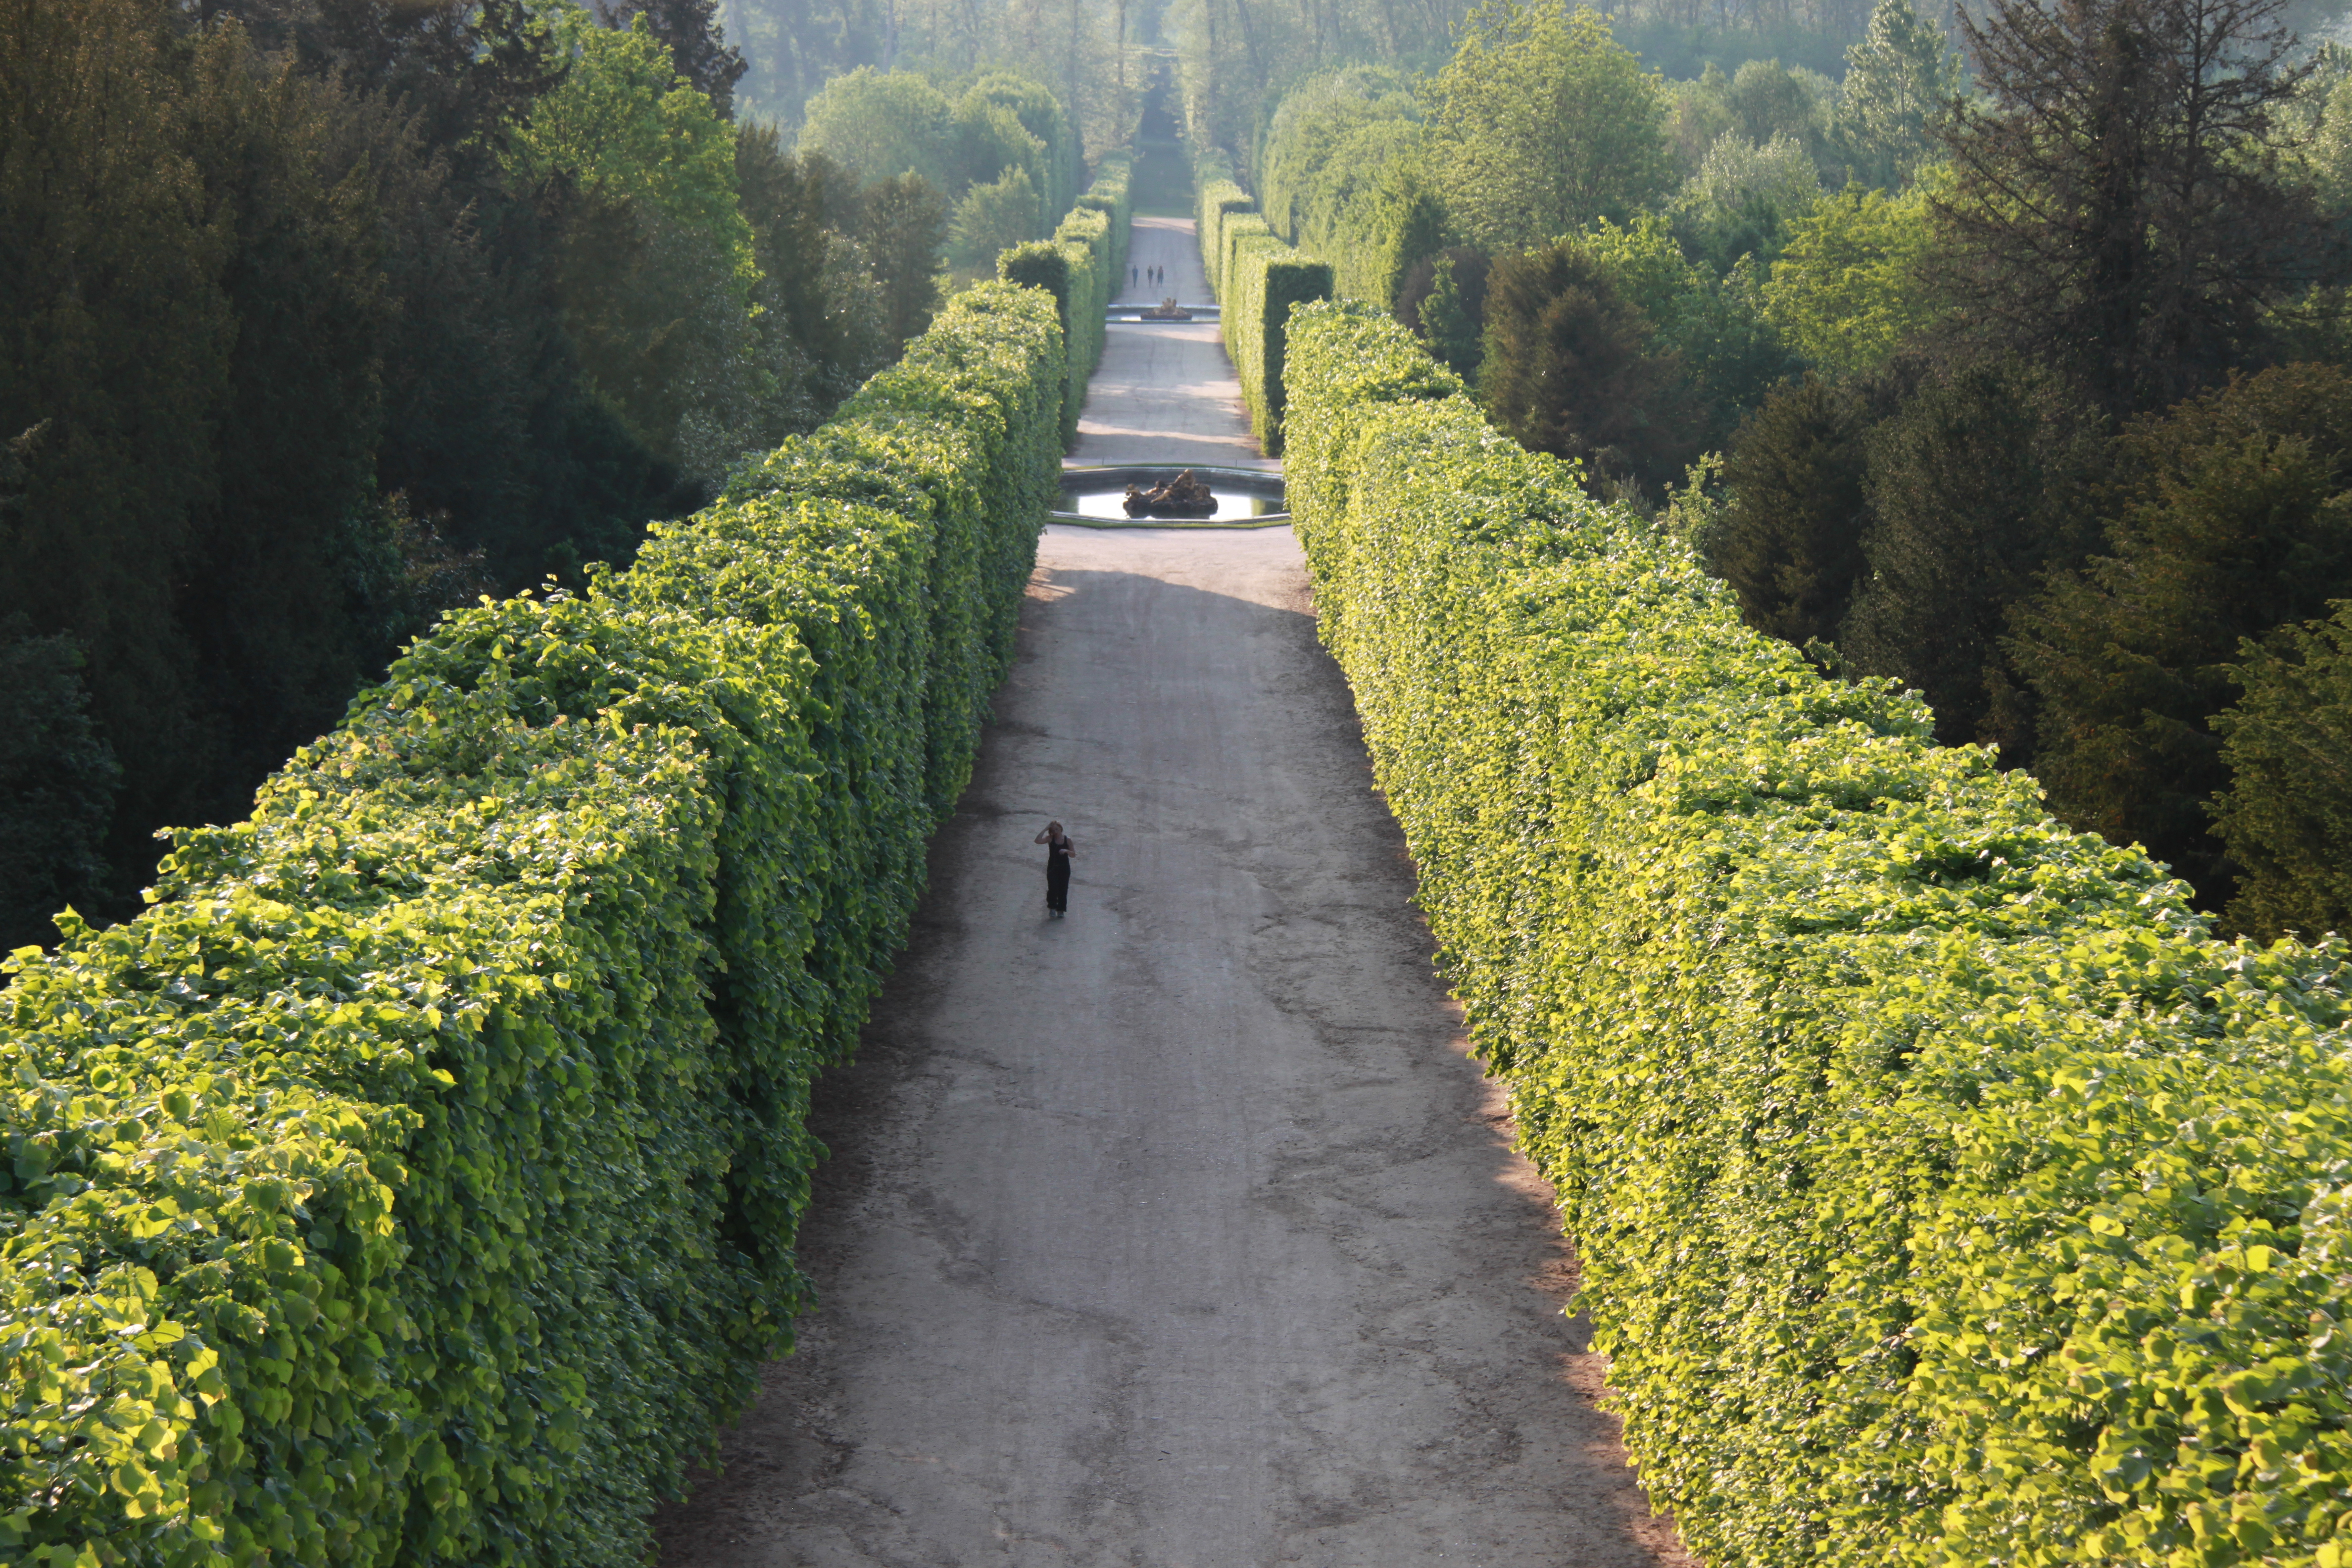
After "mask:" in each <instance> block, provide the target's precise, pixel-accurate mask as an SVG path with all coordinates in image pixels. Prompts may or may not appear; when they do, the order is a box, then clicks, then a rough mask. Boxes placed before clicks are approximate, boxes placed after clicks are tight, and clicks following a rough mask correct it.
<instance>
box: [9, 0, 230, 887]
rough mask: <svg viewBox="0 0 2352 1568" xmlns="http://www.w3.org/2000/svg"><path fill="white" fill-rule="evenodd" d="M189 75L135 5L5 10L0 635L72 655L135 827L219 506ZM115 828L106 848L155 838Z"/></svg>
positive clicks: (153, 781)
mask: <svg viewBox="0 0 2352 1568" xmlns="http://www.w3.org/2000/svg"><path fill="white" fill-rule="evenodd" d="M184 64H185V59H184V50H183V49H182V48H181V47H180V46H179V44H178V43H177V41H176V40H175V38H174V37H173V28H172V18H171V16H170V14H169V13H168V12H167V11H166V10H165V9H164V8H163V6H161V5H156V4H152V3H150V0H74V3H71V4H68V3H63V0H0V437H6V438H8V439H11V440H12V441H13V440H16V439H17V438H19V437H20V435H22V436H25V437H26V439H24V440H23V443H22V446H21V447H20V449H19V450H18V452H17V456H16V461H17V463H18V464H19V465H20V469H19V477H18V479H16V482H15V483H14V484H12V486H11V487H10V488H11V489H12V490H13V491H14V493H15V503H14V504H12V505H11V506H9V507H8V508H7V509H6V510H5V512H0V617H5V616H9V615H10V614H12V613H15V614H20V615H22V616H25V617H26V635H28V636H31V637H58V636H60V635H62V636H65V637H69V638H70V639H71V642H72V645H73V646H74V647H77V648H79V649H80V650H82V651H83V653H84V654H85V655H86V656H87V658H88V661H89V662H88V664H87V665H86V666H85V667H84V669H83V671H82V674H81V676H80V679H82V680H83V681H84V683H85V686H86V689H87V691H88V693H89V704H90V711H91V712H92V714H93V715H94V716H95V718H96V721H97V723H98V726H99V730H100V733H101V734H102V735H103V736H105V737H106V738H107V739H109V740H110V741H111V742H114V744H115V747H116V751H117V753H118V755H119V757H120V759H121V762H122V763H123V764H124V766H125V769H126V771H127V772H128V773H129V774H130V776H131V779H132V780H133V782H134V784H135V786H136V788H137V791H138V794H139V795H140V796H141V802H140V804H141V805H143V806H145V807H148V808H150V809H151V810H152V809H153V808H154V807H155V805H156V802H157V800H158V799H161V798H164V797H167V796H168V795H169V794H170V786H171V782H172V779H173V763H174V761H175V759H177V758H178V757H180V756H181V755H182V754H183V753H184V751H185V750H186V749H188V748H190V747H192V746H194V744H195V743H197V742H200V741H201V739H202V737H203V730H204V724H203V716H202V714H201V711H200V708H199V704H198V701H197V699H196V693H195V690H194V681H193V680H192V679H191V667H192V665H193V663H194V658H193V653H192V650H191V648H190V646H189V644H188V641H187V638H186V637H185V635H184V629H183V628H182V627H181V626H180V624H179V621H178V616H177V614H176V608H175V605H174V603H173V574H174V573H175V571H176V569H177V568H178V566H179V565H180V563H182V562H184V560H185V559H186V557H187V554H188V552H189V550H190V548H191V544H192V541H193V538H194V531H195V525H196V520H197V518H198V516H199V514H200V512H201V511H202V510H203V509H204V508H205V507H206V506H208V505H209V504H210V503H211V502H212V500H214V498H215V495H216V494H217V493H218V486H219V469H218V465H217V461H216V458H215V445H214V437H215V430H216V428H217V426H218V422H219V420H220V418H221V416H222V405H223V402H224V400H225V399H226V395H227V390H228V385H229V353H230V349H231V347H232V345H233V343H234V342H235V340H236V316H235V313H234V312H233V310H231V308H230V304H229V300H228V296H227V293H226V290H225V289H223V287H222V282H221V279H222V276H223V273H224V272H225V270H226V267H227V265H228V259H229V247H230V235H229V232H228V229H227V226H225V225H223V224H221V223H220V222H218V221H217V220H216V219H215V214H214V211H213V203H212V199H211V196H210V195H209V193H207V192H206V190H205V184H204V175H203V172H202V170H201V169H200V168H199V167H198V166H197V164H196V163H195V161H194V159H192V158H191V157H190V156H189V155H188V152H187V118H188V105H187V93H186V89H185V80H184V74H183V72H184ZM123 816H124V819H125V821H126V824H127V825H128V826H129V828H130V829H131V830H130V831H126V832H123V833H121V834H120V835H119V836H118V835H112V834H110V844H109V848H110V850H112V849H115V848H117V847H120V844H119V843H118V842H117V841H116V840H117V839H118V838H120V839H129V840H130V841H131V845H132V847H133V848H134V849H135V848H136V847H138V845H139V841H140V840H142V839H143V838H144V833H145V830H147V829H152V827H153V826H155V823H156V822H157V820H159V817H158V816H153V815H150V816H139V815H137V814H136V813H135V812H133V811H131V810H129V809H126V811H125V812H124V814H123ZM148 855H149V864H150V865H152V846H150V847H148ZM44 912H47V911H44Z"/></svg>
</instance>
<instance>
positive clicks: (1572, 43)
mask: <svg viewBox="0 0 2352 1568" xmlns="http://www.w3.org/2000/svg"><path fill="white" fill-rule="evenodd" d="M1464 29H1465V30H1464V33H1463V37H1462V42H1461V46H1460V47H1459V48H1457V49H1456V50H1455V51H1454V58H1452V59H1450V60H1448V61H1447V62H1446V65H1445V68H1444V70H1443V71H1441V72H1439V73H1438V76H1437V78H1436V79H1435V80H1434V81H1433V83H1432V84H1431V88H1430V97H1431V112H1430V129H1429V139H1428V152H1427V157H1428V160H1429V170H1430V175H1431V179H1432V182H1433V184H1436V185H1437V186H1438V187H1439V188H1440V189H1442V190H1443V191H1444V193H1445V200H1446V203H1447V205H1448V207H1449V209H1450V210H1451V212H1452V213H1453V216H1454V221H1455V222H1456V223H1458V224H1459V225H1460V226H1461V228H1462V231H1463V233H1464V234H1465V235H1466V236H1467V237H1469V238H1470V239H1471V240H1473V241H1474V242H1475V243H1477V244H1479V245H1481V246H1484V247H1486V248H1488V249H1490V250H1492V249H1496V248H1498V247H1528V246H1534V245H1539V244H1541V243H1543V242H1545V241H1547V240H1549V239H1552V238H1556V237H1559V236H1560V235H1563V234H1568V233H1570V232H1573V231H1574V230H1576V229H1578V228H1580V227H1582V226H1584V225H1586V224H1588V223H1591V222H1592V221H1593V220H1594V219H1596V218H1603V217H1608V218H1621V219H1622V218H1624V217H1627V216H1631V215H1632V213H1633V211H1634V210H1635V209H1636V208H1638V207H1640V206H1641V205H1643V204H1644V203H1646V202H1648V201H1650V200H1651V199H1652V198H1653V197H1654V196H1656V195H1659V194H1660V193H1661V192H1663V191H1664V189H1665V188H1666V185H1667V184H1668V182H1669V180H1670V179H1671V178H1672V174H1673V161H1672V158H1671V155H1670V154H1669V153H1668V150H1667V146H1666V141H1665V113H1666V110H1665V99H1664V91H1663V89H1661V87H1660V85H1659V82H1658V79H1657V78H1656V77H1655V76H1654V75H1652V74H1651V73H1648V72H1645V71H1644V70H1643V68H1642V65H1641V61H1640V60H1639V59H1638V58H1635V56H1634V55H1633V53H1632V52H1631V51H1630V50H1628V49H1627V48H1625V47H1624V46H1623V45H1622V44H1620V43H1619V42H1618V41H1617V39H1616V37H1614V36H1613V35H1612V33H1611V32H1610V30H1609V24H1608V23H1607V21H1605V20H1604V19H1603V18H1602V17H1601V14H1600V13H1599V12H1597V11H1591V10H1587V9H1582V8H1579V9H1577V10H1574V11H1570V9H1568V7H1567V5H1566V4H1565V0H1534V3H1533V4H1528V5H1522V4H1520V3H1519V0H1488V3H1487V4H1486V5H1482V6H1480V7H1479V9H1477V10H1476V11H1474V12H1472V13H1471V15H1470V16H1469V18H1468V19H1467V20H1466V21H1465V24H1464Z"/></svg>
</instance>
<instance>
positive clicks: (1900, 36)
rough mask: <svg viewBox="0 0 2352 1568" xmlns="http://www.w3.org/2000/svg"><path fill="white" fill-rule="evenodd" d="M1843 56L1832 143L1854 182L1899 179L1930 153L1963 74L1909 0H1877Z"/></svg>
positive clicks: (1882, 183) (1891, 183)
mask: <svg viewBox="0 0 2352 1568" xmlns="http://www.w3.org/2000/svg"><path fill="white" fill-rule="evenodd" d="M1845 59H1846V69H1845V84H1844V86H1843V89H1841V90H1840V92H1839V94H1838V103H1837V113H1836V116H1835V118H1834V120H1833V121H1832V137H1831V142H1832V146H1833V147H1834V148H1835V149H1836V152H1837V153H1838V155H1840V156H1842V157H1843V158H1844V160H1845V161H1846V163H1847V166H1848V167H1849V168H1850V169H1852V170H1853V177H1854V179H1855V180H1856V181H1858V182H1860V183H1861V184H1864V185H1871V186H1875V187H1878V188H1880V189H1891V188H1893V187H1895V186H1898V185H1902V184H1907V183H1908V182H1909V181H1910V180H1911V178H1912V176H1913V175H1914V174H1916V172H1917V170H1918V169H1919V167H1920V165H1922V164H1923V163H1929V162H1932V161H1933V160H1934V159H1935V158H1936V156H1937V152H1938V148H1937V129H1938V128H1939V127H1940V126H1941V125H1942V123H1943V121H1944V119H1945V117H1946V116H1947V115H1948V113H1949V112H1950V111H1951V106H1952V104H1953V103H1954V101H1955V100H1958V97H1959V95H1960V89H1961V87H1962V85H1963V83H1964V82H1965V81H1966V79H1967V72H1966V68H1964V67H1963V66H1962V65H1961V63H1960V57H1959V55H1958V53H1957V52H1956V51H1955V50H1954V49H1953V48H1952V47H1951V45H1950V44H1949V43H1948V42H1947V41H1946V40H1945V37H1944V32H1943V29H1942V28H1940V27H1938V26H1936V25H1935V24H1934V23H1932V22H1926V21H1922V20H1921V19H1920V17H1919V14H1918V12H1916V11H1915V10H1913V9H1912V7H1911V0H1878V5H1877V6H1876V7H1875V8H1874V10H1872V12H1871V14H1870V31H1869V32H1868V33H1867V34H1866V35H1865V36H1864V38H1863V40H1862V41H1861V42H1860V43H1858V44H1855V45H1853V47H1850V48H1848V49H1847V50H1846V52H1845Z"/></svg>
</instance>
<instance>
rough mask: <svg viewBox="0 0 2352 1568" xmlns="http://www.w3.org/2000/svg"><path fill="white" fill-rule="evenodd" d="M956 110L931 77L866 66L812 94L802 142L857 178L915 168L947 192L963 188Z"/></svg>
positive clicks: (889, 176) (888, 176)
mask: <svg viewBox="0 0 2352 1568" xmlns="http://www.w3.org/2000/svg"><path fill="white" fill-rule="evenodd" d="M954 118H955V110H954V107H953V106H952V105H950V103H949V102H948V100H947V98H946V97H945V95H943V94H942V93H941V92H940V89H938V88H936V87H933V86H932V85H931V83H930V82H929V80H928V79H925V78H923V77H920V76H918V75H916V74H915V73H914V72H913V71H890V72H887V73H885V72H882V71H877V70H874V69H871V68H867V67H864V66H861V67H859V68H857V69H856V70H854V71H851V72H850V73H849V74H848V75H847V76H840V77H835V78H834V79H833V80H831V81H829V82H827V83H825V84H824V91H823V92H820V93H818V94H817V95H816V96H815V97H814V98H813V99H811V100H809V106H808V120H807V122H806V123H805V124H803V126H802V128H801V140H800V144H801V146H802V147H803V149H805V150H807V151H809V152H814V153H824V155H825V156H826V157H828V158H830V159H832V160H833V161H834V162H835V163H839V164H840V165H842V166H843V167H844V168H846V169H848V170H849V171H850V172H851V173H853V174H856V176H857V177H858V178H859V179H860V180H863V181H866V182H869V183H870V182H873V181H877V180H887V179H892V178H895V177H896V176H898V175H900V174H915V175H917V176H919V178H920V179H922V181H923V182H924V183H925V184H929V186H930V187H931V188H932V189H933V190H935V191H940V192H942V193H944V192H947V191H950V190H960V189H961V185H960V184H958V183H957V181H956V174H957V170H956V167H955V165H956V163H957V161H958V160H957V158H956V153H955V138H954V134H953V126H952V121H954Z"/></svg>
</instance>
